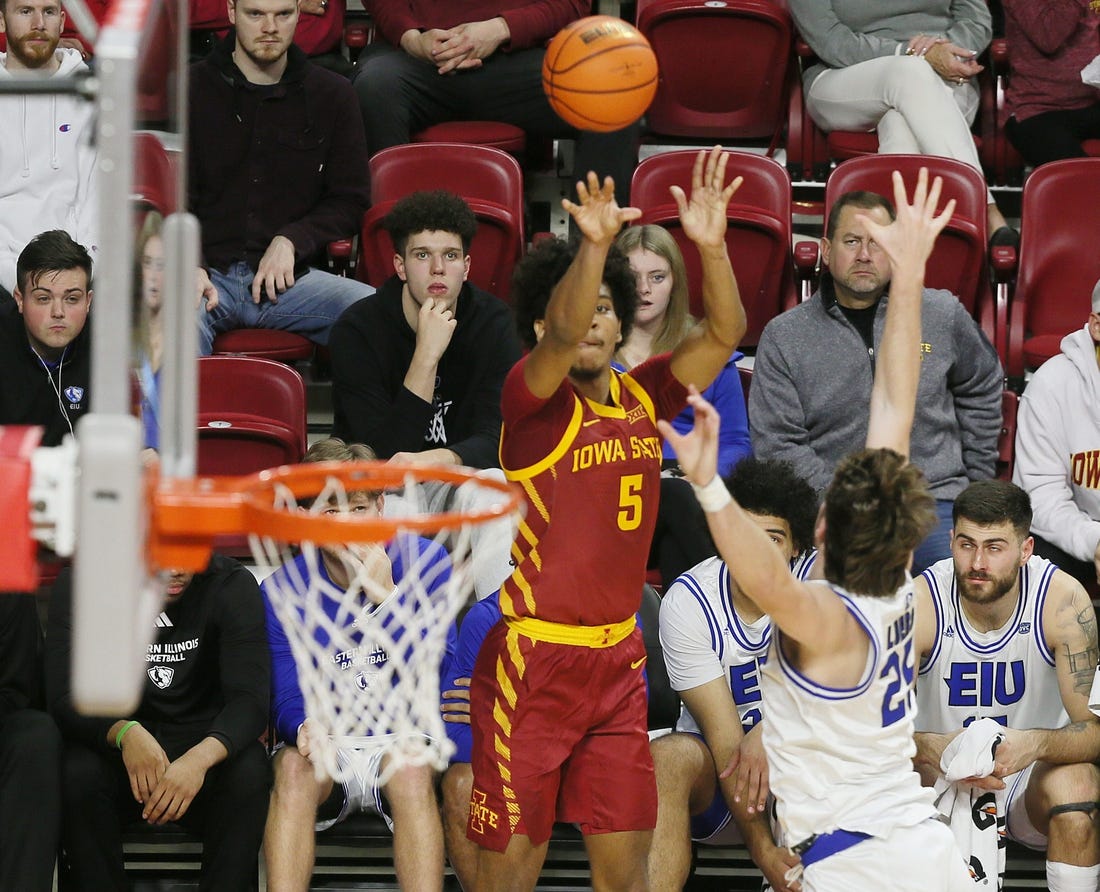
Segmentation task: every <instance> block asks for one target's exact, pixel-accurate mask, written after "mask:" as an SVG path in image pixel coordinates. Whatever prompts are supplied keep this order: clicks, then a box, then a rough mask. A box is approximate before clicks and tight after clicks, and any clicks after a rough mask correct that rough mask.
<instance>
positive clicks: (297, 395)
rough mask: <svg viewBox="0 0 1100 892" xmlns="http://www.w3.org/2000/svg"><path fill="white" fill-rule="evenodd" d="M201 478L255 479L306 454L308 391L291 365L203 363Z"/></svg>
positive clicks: (240, 359)
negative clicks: (244, 476) (259, 473)
mask: <svg viewBox="0 0 1100 892" xmlns="http://www.w3.org/2000/svg"><path fill="white" fill-rule="evenodd" d="M198 435H199V448H198V472H199V474H204V475H206V474H251V473H253V472H255V471H260V470H263V469H264V468H271V467H276V466H278V465H282V464H293V463H296V462H299V461H301V460H302V456H304V455H305V451H306V391H305V384H304V383H303V382H302V376H301V375H299V374H298V372H297V371H295V370H294V369H292V368H291V367H290V366H287V365H284V364H282V363H280V362H274V361H272V360H268V359H255V358H253V357H247V356H204V357H202V358H201V359H199V411H198Z"/></svg>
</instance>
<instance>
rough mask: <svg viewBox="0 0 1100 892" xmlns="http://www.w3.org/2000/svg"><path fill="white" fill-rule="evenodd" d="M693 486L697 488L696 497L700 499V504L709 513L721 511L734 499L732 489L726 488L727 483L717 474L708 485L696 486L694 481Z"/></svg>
mask: <svg viewBox="0 0 1100 892" xmlns="http://www.w3.org/2000/svg"><path fill="white" fill-rule="evenodd" d="M691 488H692V489H694V490H695V498H697V499H698V500H699V504H700V505H701V506H702V508H703V510H704V511H706V512H707V513H708V514H713V513H714V512H715V511H721V510H722V509H723V508H725V507H726V505H728V504H729V503H730V502H732V501H733V499H732V498H731V497H730V491H729V490H728V489H726V484H725V483H723V482H722V478H721V477H719V476H718V475H717V474H715V475H714V476H713V477H711V478H710V483H708V484H707V485H706V486H696V485H695V484H694V483H693V484H691Z"/></svg>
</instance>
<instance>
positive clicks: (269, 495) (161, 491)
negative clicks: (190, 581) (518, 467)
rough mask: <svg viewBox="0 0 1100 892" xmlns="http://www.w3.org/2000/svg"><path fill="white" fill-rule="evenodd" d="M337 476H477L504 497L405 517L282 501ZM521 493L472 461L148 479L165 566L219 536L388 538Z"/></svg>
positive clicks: (446, 479)
mask: <svg viewBox="0 0 1100 892" xmlns="http://www.w3.org/2000/svg"><path fill="white" fill-rule="evenodd" d="M332 480H338V481H339V482H340V483H341V484H342V485H343V487H344V491H345V492H359V491H363V490H371V491H374V490H383V491H384V490H393V489H398V488H401V487H404V486H406V485H407V484H408V483H410V482H415V483H431V482H439V483H449V484H452V485H454V486H456V487H457V486H461V485H463V484H465V483H470V482H473V483H474V484H475V485H477V486H480V487H484V488H486V489H491V490H495V491H496V492H498V493H499V494H500V496H501V498H500V501H499V502H498V503H496V504H492V505H490V506H488V507H485V508H481V509H478V510H472V511H445V512H438V513H414V514H408V515H403V516H400V517H381V516H377V515H372V516H353V515H350V514H334V515H323V514H312V513H310V512H309V511H306V510H289V511H288V510H286V509H285V508H283V507H281V506H279V505H277V504H276V502H275V499H274V494H275V490H276V488H278V487H285V489H286V490H287V491H288V492H289V493H290V494H291V495H293V496H294V498H295V500H297V501H300V500H302V499H311V498H313V497H315V496H317V495H318V494H319V493H320V492H321V491H322V490H323V489H324V488H325V486H326V485H327V484H328V483H329V481H332ZM521 499H522V496H521V492H520V489H519V487H517V486H516V485H515V484H513V483H510V482H507V481H503V480H495V479H493V478H490V477H483V476H479V472H478V471H477V470H475V469H472V468H464V467H454V468H449V467H443V466H439V465H418V464H411V463H393V464H391V463H389V462H381V461H377V462H339V461H337V462H316V463H311V464H300V465H283V466H281V467H278V468H271V469H269V470H265V471H260V472H259V473H256V474H251V475H247V476H244V477H198V478H194V479H169V478H163V477H161V478H157V477H154V479H153V480H152V481H151V482H150V500H151V502H152V509H153V510H152V516H153V523H152V525H151V529H150V541H151V546H152V548H151V552H152V556H153V563H154V564H155V565H158V566H160V567H172V568H175V567H181V568H183V567H190V566H194V565H195V564H198V563H201V562H202V561H203V560H204V559H202V558H199V557H189V558H185V557H184V551H182V550H181V549H186V550H188V551H195V552H197V551H201V552H203V553H205V555H206V556H207V557H208V556H209V553H210V550H211V548H212V546H213V543H214V540H215V538H217V537H219V536H234V535H248V534H254V535H257V536H261V537H270V538H272V539H275V540H278V541H281V542H289V543H301V542H313V543H316V544H320V545H344V544H348V543H357V542H386V541H389V540H390V539H392V538H393V537H394V536H396V535H397V534H398V532H415V533H437V532H440V531H442V530H445V529H454V530H458V529H460V528H462V527H464V526H471V525H479V524H483V523H488V522H490V521H493V520H497V519H500V518H503V517H506V516H508V515H511V514H514V513H516V512H517V511H518V509H519V505H520V502H521Z"/></svg>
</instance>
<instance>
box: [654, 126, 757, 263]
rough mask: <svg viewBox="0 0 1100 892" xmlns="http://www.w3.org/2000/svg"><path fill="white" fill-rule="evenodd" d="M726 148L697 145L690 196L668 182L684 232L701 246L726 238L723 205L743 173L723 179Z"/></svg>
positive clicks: (720, 242)
mask: <svg viewBox="0 0 1100 892" xmlns="http://www.w3.org/2000/svg"><path fill="white" fill-rule="evenodd" d="M729 157H730V155H729V152H724V151H722V147H721V146H715V147H714V148H713V149H711V150H710V152H707V150H706V149H700V150H699V154H698V155H696V156H695V166H694V167H693V168H692V171H691V197H690V198H688V197H687V196H685V195H684V190H683V189H681V188H680V187H679V186H669V192H671V193H672V198H673V200H674V201H675V202H676V207H677V208H678V209H679V211H680V225H681V226H683V228H684V234H685V235H686V236H687V237H688V238H689V239H691V240H692V241H693V242H694V243H695V244H697V245H698V246H699V247H701V248H717V247H720V246H723V245H725V241H726V208H728V207H729V203H730V199H731V198H733V194H734V193H735V192H736V191H737V190H738V189H740V188H741V183H742V182H744V178H743V177H735V178H734V179H733V181H732V182H730V183H726V163H727V162H728V161H729Z"/></svg>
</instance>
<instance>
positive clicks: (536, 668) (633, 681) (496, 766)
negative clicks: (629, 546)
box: [467, 620, 657, 852]
mask: <svg viewBox="0 0 1100 892" xmlns="http://www.w3.org/2000/svg"><path fill="white" fill-rule="evenodd" d="M629 622H630V623H632V622H633V620H631V621H629ZM532 623H534V624H540V623H539V621H537V620H535V621H532V620H521V621H519V622H518V623H515V622H513V623H509V622H500V623H498V624H497V625H496V626H494V627H493V628H492V629H491V630H490V632H489V634H488V635H487V636H486V638H485V642H484V643H483V644H482V646H481V651H480V653H479V655H478V659H477V665H476V667H475V669H474V675H473V681H472V683H471V688H470V712H471V715H470V719H471V725H472V730H473V752H472V757H471V762H472V765H473V772H474V788H473V794H472V797H471V800H470V819H469V823H468V825H467V836H468V837H469V838H470V839H471V840H473V841H474V842H476V843H478V844H479V845H481V846H482V847H484V848H487V849H493V850H495V851H498V852H501V851H504V849H505V848H506V847H507V846H508V842H509V840H510V839H511V837H512V835H513V834H517V833H518V834H523V835H526V836H527V837H528V838H529V839H530V841H531V842H532V843H533V844H534V845H540V844H541V843H543V842H545V841H546V840H547V839H549V838H550V833H551V831H552V830H553V825H554V821H555V820H557V821H566V822H569V823H575V824H579V825H580V828H581V831H582V832H583V833H585V834H594V833H612V832H618V831H626V830H652V829H653V827H654V825H655V824H656V822H657V788H656V784H655V782H654V777H653V761H652V759H651V758H650V755H649V737H648V734H647V732H646V708H647V706H646V693H645V680H644V678H643V676H642V673H643V671H644V665H645V655H646V654H645V646H644V645H643V643H642V634H641V631H640V630H639V629H637V628H636V627H634V628H633V629H631V628H630V626H629V625H627V626H626V631H625V632H623V633H622V634H625V637H623V638H622V639H621V640H619V641H618V642H617V643H613V644H612V645H611V646H607V647H604V646H598V645H597V646H588V645H584V644H562V643H552V642H550V641H547V640H536V639H534V638H532V637H529V636H528V635H527V634H523V633H521V632H520V631H519V629H523V628H528V629H530V627H531V625H532ZM540 625H541V626H542V627H544V628H548V627H550V626H551V624H549V623H541V624H540ZM557 628H558V629H564V630H567V631H568V630H580V629H581V628H582V627H571V626H559V627H557ZM584 631H585V632H587V631H588V630H587V629H585V630H584Z"/></svg>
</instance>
